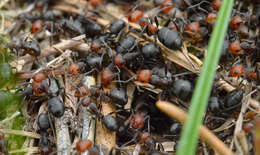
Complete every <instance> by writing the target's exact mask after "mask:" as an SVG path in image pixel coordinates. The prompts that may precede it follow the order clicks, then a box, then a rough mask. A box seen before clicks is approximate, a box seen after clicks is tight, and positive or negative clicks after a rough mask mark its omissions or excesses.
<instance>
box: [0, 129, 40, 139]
mask: <svg viewBox="0 0 260 155" xmlns="http://www.w3.org/2000/svg"><path fill="white" fill-rule="evenodd" d="M0 132H2V133H4V134H11V135H18V136H26V137H31V138H35V139H40V138H41V135H40V134H38V133H34V132H28V131H22V130H12V129H0Z"/></svg>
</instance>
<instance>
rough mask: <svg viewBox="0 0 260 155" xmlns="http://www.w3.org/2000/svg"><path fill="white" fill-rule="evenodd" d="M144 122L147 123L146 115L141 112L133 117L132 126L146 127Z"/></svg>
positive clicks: (137, 127) (135, 127) (136, 127)
mask: <svg viewBox="0 0 260 155" xmlns="http://www.w3.org/2000/svg"><path fill="white" fill-rule="evenodd" d="M144 123H145V120H144V116H142V115H141V114H139V113H136V114H135V115H133V117H132V119H131V126H132V127H133V128H134V129H142V128H143V127H144Z"/></svg>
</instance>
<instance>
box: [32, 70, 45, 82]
mask: <svg viewBox="0 0 260 155" xmlns="http://www.w3.org/2000/svg"><path fill="white" fill-rule="evenodd" d="M32 79H33V80H34V81H35V82H42V81H43V80H45V79H46V75H45V73H44V72H39V73H36V74H34V76H33V77H32Z"/></svg>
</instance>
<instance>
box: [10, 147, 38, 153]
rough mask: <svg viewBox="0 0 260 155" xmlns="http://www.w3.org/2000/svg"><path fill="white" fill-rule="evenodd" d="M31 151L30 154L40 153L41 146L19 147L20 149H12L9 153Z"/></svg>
mask: <svg viewBox="0 0 260 155" xmlns="http://www.w3.org/2000/svg"><path fill="white" fill-rule="evenodd" d="M25 152H27V153H30V154H34V153H40V148H39V147H29V148H23V149H19V150H11V151H10V152H9V153H10V154H13V153H25Z"/></svg>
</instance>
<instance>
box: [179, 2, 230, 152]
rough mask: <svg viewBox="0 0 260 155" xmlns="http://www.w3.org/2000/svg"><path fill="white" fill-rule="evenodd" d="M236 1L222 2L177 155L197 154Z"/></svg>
mask: <svg viewBox="0 0 260 155" xmlns="http://www.w3.org/2000/svg"><path fill="white" fill-rule="evenodd" d="M233 1H234V0H224V1H222V6H221V9H220V11H219V13H218V18H217V22H216V24H215V27H214V30H213V33H212V36H211V38H210V42H209V48H208V54H207V56H206V59H205V60H204V65H203V68H202V72H201V75H200V77H199V79H198V82H197V84H196V87H195V91H194V93H193V96H192V100H191V106H190V110H189V116H188V119H187V121H186V123H185V126H184V129H183V131H182V134H181V140H180V143H179V147H178V150H177V155H193V154H195V150H196V146H197V140H198V131H199V126H200V124H201V123H202V119H203V116H204V113H205V110H206V107H207V101H208V98H209V95H210V90H211V88H212V83H213V78H214V74H215V70H216V66H217V63H218V61H219V57H220V52H221V48H222V44H223V41H224V37H225V34H226V31H227V27H228V22H229V17H230V15H231V12H232V6H233Z"/></svg>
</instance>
